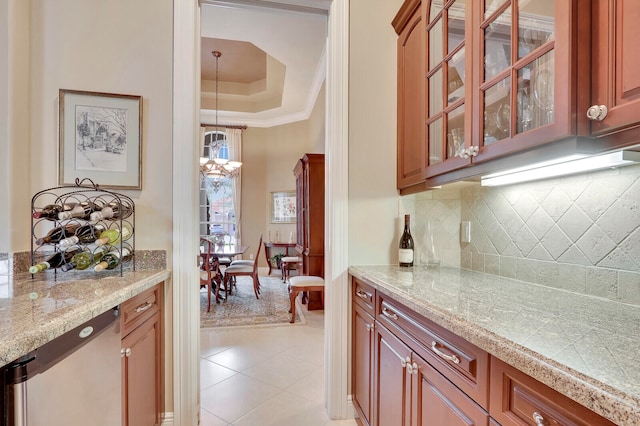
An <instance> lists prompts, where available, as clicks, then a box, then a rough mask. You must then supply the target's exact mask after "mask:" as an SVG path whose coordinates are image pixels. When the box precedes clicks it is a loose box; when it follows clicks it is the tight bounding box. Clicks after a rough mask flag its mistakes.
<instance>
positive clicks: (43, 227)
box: [31, 179, 136, 278]
mask: <svg viewBox="0 0 640 426" xmlns="http://www.w3.org/2000/svg"><path fill="white" fill-rule="evenodd" d="M83 203H84V205H86V204H89V205H97V206H99V207H101V208H103V207H106V206H108V207H110V208H111V209H112V210H113V211H116V212H118V213H117V214H115V215H114V216H113V217H112V218H97V219H96V220H92V219H91V218H81V217H71V218H67V219H60V218H45V217H39V218H38V217H37V215H38V214H40V213H41V212H42V211H43V209H44V207H46V206H58V207H59V208H60V209H61V210H64V208H65V206H68V205H81V204H83ZM98 211H100V210H98ZM31 214H32V215H31V264H32V265H35V264H37V263H40V262H42V261H44V260H45V259H46V258H47V257H48V256H50V255H52V254H55V253H57V252H62V251H66V250H68V249H70V248H71V247H79V248H80V250H82V251H87V250H88V251H91V252H92V253H95V251H96V249H98V247H96V244H95V242H90V243H84V242H78V243H76V244H74V245H73V246H71V247H63V245H62V244H60V242H59V241H55V242H45V243H42V244H38V243H37V242H38V241H39V240H41V239H42V238H43V237H44V236H46V235H47V233H48V232H49V231H51V230H53V229H56V228H64V227H67V226H68V227H70V228H73V227H80V226H83V225H88V224H90V225H92V226H93V228H92V231H91V235H90V237H92V238H88V239H90V240H94V241H95V240H97V239H98V238H99V236H100V235H99V234H98V232H97V231H96V228H98V230H99V231H100V232H102V231H104V230H109V229H115V230H117V231H118V232H119V233H120V235H121V236H122V235H123V234H122V231H123V230H124V229H125V228H128V229H130V231H131V232H130V235H129V236H128V237H126V238H122V237H120V238H118V240H117V241H115V242H114V243H107V245H108V249H109V251H118V253H119V254H120V256H121V258H122V257H123V256H122V254H123V249H124V248H127V249H130V252H131V259H130V260H129V262H131V264H132V265H133V270H134V271H135V264H136V263H135V255H136V250H135V248H136V247H135V216H136V215H135V205H134V202H133V200H132V199H131V198H130V197H128V196H126V195H123V194H119V193H117V192H113V191H109V190H106V189H102V188H100V186H99V185H98V184H96V183H94V182H93V181H92V180H91V179H82V180H80V179H76V181H75V185H67V186H58V187H53V188H49V189H45V190H42V191H39V192H37V193H36V194H35V195H34V196H33V197H32V199H31ZM72 235H73V234H69V235H66V236H65V237H66V238H69V237H70V236H72ZM129 262H122V261H121V262H120V263H119V265H118V267H116V268H119V269H120V276H122V275H123V271H124V267H125V265H124V264H125V263H129ZM64 263H67V262H66V261H65V262H64ZM60 266H61V265H60ZM58 269H59V268H54V269H53V271H54V275H55V276H56V277H57V274H58V273H61V274H65V273H70V272H60V271H58ZM72 270H74V269H72ZM89 271H91V272H93V268H92V267H91V268H87V269H84V270H82V271H79V272H83V273H88V272H89ZM33 277H34V275H33V274H32V278H33Z"/></svg>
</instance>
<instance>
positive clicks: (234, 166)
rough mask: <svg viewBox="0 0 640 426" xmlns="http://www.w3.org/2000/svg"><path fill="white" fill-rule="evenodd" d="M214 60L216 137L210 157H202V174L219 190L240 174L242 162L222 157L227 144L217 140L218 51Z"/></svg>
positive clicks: (209, 151)
mask: <svg viewBox="0 0 640 426" xmlns="http://www.w3.org/2000/svg"><path fill="white" fill-rule="evenodd" d="M211 54H212V55H213V57H214V58H216V122H215V129H216V133H215V135H216V137H215V138H213V137H212V138H211V139H210V140H209V143H208V144H207V145H206V146H205V148H206V151H208V154H209V155H208V157H200V174H201V175H202V176H203V177H204V178H212V179H213V182H212V183H213V185H214V186H215V187H216V188H217V187H219V186H220V185H221V181H222V179H224V178H234V177H236V176H238V174H240V166H242V163H241V162H240V161H231V160H228V159H226V158H221V157H220V149H221V148H222V147H223V145H224V144H225V143H226V141H225V139H221V140H219V139H218V138H217V134H218V133H217V130H218V59H220V56H222V53H220V52H219V51H217V50H214V51H213V52H211Z"/></svg>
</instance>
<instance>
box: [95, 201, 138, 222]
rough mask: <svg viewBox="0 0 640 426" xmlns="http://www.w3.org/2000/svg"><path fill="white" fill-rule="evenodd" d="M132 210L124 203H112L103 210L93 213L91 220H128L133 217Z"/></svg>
mask: <svg viewBox="0 0 640 426" xmlns="http://www.w3.org/2000/svg"><path fill="white" fill-rule="evenodd" d="M131 213H132V211H131V208H130V207H129V206H128V205H126V204H122V203H116V202H112V203H109V204H108V205H106V206H105V207H103V208H102V210H100V211H97V212H93V213H91V216H90V220H93V221H96V220H102V219H126V218H128V217H129V216H131Z"/></svg>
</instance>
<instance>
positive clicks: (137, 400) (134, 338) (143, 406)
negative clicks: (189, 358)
mask: <svg viewBox="0 0 640 426" xmlns="http://www.w3.org/2000/svg"><path fill="white" fill-rule="evenodd" d="M122 349H123V355H124V356H123V357H122V374H123V381H122V382H123V417H124V419H123V424H124V425H130V426H147V425H149V426H152V425H158V424H159V420H160V419H159V417H158V413H159V406H160V405H159V403H160V401H159V395H160V393H159V389H160V359H159V356H158V354H159V353H160V315H159V314H157V315H155V316H154V317H152V318H150V319H148V320H147V321H145V322H144V323H143V324H142V325H140V326H139V327H138V328H136V329H135V330H134V331H132V332H131V333H130V334H129V335H127V336H126V337H125V338H124V339H122Z"/></svg>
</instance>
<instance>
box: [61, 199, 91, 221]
mask: <svg viewBox="0 0 640 426" xmlns="http://www.w3.org/2000/svg"><path fill="white" fill-rule="evenodd" d="M99 210H100V207H99V206H98V205H97V204H95V203H92V202H90V201H85V202H82V203H78V204H76V205H75V206H74V207H73V209H71V210H69V211H66V212H65V211H63V212H60V213H58V219H60V220H66V219H71V218H74V217H75V218H78V219H85V220H88V219H90V217H91V213H93V212H95V211H99Z"/></svg>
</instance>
